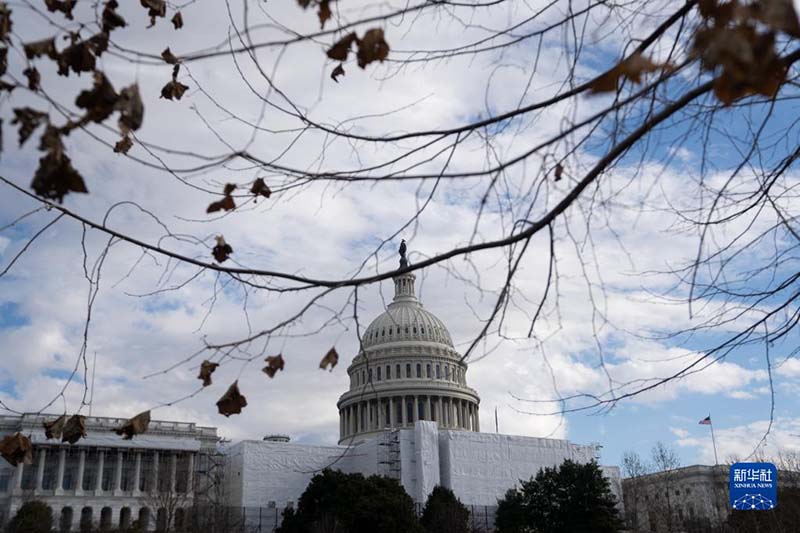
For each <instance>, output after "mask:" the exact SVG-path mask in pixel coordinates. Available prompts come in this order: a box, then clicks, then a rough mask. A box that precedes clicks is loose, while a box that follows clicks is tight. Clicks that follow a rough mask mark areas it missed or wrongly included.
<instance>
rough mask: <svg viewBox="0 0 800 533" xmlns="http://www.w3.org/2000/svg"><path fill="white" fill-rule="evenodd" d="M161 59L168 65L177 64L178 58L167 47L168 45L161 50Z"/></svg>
mask: <svg viewBox="0 0 800 533" xmlns="http://www.w3.org/2000/svg"><path fill="white" fill-rule="evenodd" d="M161 59H163V60H164V61H166V62H167V63H169V64H170V65H177V64H178V58H177V57H175V54H173V53H172V51H171V50H170V49H169V46H168V47H166V48H165V49H164V51H163V52H161Z"/></svg>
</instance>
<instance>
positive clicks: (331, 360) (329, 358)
mask: <svg viewBox="0 0 800 533" xmlns="http://www.w3.org/2000/svg"><path fill="white" fill-rule="evenodd" d="M338 363H339V352H337V351H336V347H335V346H334V347H333V348H331V349H330V350H328V353H326V354H325V357H323V358H322V360H321V361H320V362H319V367H320V368H321V369H322V370H325V369H326V368H328V365H330V367H331V372H333V368H334V367H335V366H336V365H337V364H338Z"/></svg>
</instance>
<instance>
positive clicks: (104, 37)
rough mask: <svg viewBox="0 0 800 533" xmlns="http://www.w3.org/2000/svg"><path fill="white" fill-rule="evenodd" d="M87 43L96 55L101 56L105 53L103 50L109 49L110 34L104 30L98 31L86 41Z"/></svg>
mask: <svg viewBox="0 0 800 533" xmlns="http://www.w3.org/2000/svg"><path fill="white" fill-rule="evenodd" d="M86 43H87V45H88V46H89V49H90V50H91V51H92V53H94V55H96V56H97V57H100V56H101V55H103V52H105V51H106V50H108V34H107V33H106V32H103V31H101V32H100V33H96V34H94V35H92V36H91V37H89V40H88V41H86Z"/></svg>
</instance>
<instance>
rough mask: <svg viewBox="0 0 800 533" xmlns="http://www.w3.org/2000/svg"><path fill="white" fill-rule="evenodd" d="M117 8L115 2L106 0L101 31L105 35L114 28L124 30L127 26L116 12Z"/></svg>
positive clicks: (117, 5)
mask: <svg viewBox="0 0 800 533" xmlns="http://www.w3.org/2000/svg"><path fill="white" fill-rule="evenodd" d="M118 7H119V4H118V3H117V0H108V2H106V5H105V7H104V8H103V15H102V18H103V31H104V32H105V33H110V32H111V31H112V30H114V29H116V28H124V27H125V26H126V25H127V23H126V22H125V19H124V18H122V15H120V14H119V13H117V12H116V9H117V8H118Z"/></svg>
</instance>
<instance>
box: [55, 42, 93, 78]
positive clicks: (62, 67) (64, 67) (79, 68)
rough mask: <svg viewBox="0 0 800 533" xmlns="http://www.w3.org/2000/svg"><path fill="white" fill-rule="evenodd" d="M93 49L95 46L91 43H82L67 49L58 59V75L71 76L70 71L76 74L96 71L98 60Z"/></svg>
mask: <svg viewBox="0 0 800 533" xmlns="http://www.w3.org/2000/svg"><path fill="white" fill-rule="evenodd" d="M93 48H94V45H92V43H91V42H89V41H80V42H77V43H75V44H73V45H71V46H68V47H67V48H65V49H64V51H62V52H61V54H59V57H58V73H59V74H60V75H62V76H69V71H70V70H72V71H73V72H75V73H76V74H80V73H81V72H92V71H94V69H95V65H96V60H95V57H94V54H93V53H92V51H93Z"/></svg>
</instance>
